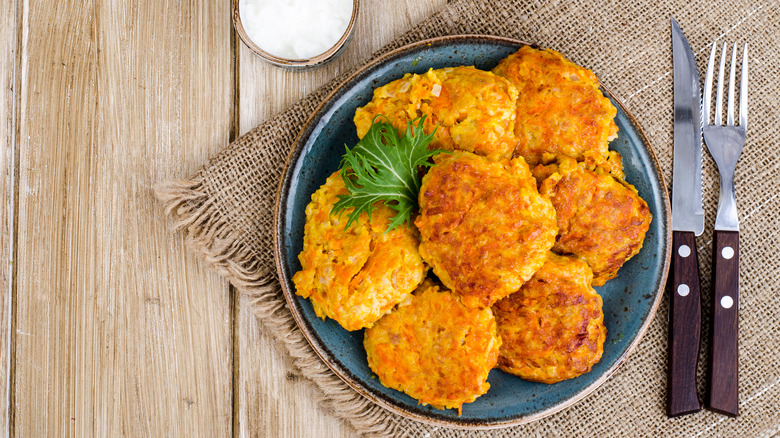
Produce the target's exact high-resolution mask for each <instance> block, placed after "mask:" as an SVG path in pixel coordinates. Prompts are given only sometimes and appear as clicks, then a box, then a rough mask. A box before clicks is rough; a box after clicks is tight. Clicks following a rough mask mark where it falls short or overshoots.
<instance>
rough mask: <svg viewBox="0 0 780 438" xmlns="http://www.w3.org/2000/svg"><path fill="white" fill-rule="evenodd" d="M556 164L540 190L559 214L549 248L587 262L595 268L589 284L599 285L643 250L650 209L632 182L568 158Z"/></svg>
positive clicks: (649, 219) (612, 276) (650, 216)
mask: <svg viewBox="0 0 780 438" xmlns="http://www.w3.org/2000/svg"><path fill="white" fill-rule="evenodd" d="M559 162H560V164H559V167H558V171H557V172H555V173H553V174H552V176H550V177H549V178H547V179H546V180H544V182H542V185H541V187H540V189H539V190H540V192H541V193H542V194H544V195H546V196H548V197H549V198H550V200H551V201H552V204H553V206H555V211H556V213H557V217H558V229H559V231H558V237H557V240H556V242H555V246H554V247H553V251H555V252H557V253H559V254H571V255H574V256H575V257H578V258H580V259H582V260H584V261H586V262H587V263H588V265H590V268H591V269H592V270H593V275H594V278H593V285H594V286H601V285H603V284H604V283H605V282H606V281H607V280H609V279H610V278H614V277H615V276H616V275H617V271H618V269H620V267H621V266H623V264H624V263H625V262H626V261H628V259H630V258H631V257H633V256H634V255H636V254H637V253H638V252H639V250H640V249H642V243H643V242H644V239H645V234H646V233H647V230H648V229H649V228H650V221H651V220H652V215H651V214H650V209H649V208H648V207H647V203H646V202H645V201H644V199H642V198H640V197H639V194H638V193H637V191H636V189H635V188H634V186H632V185H631V184H629V183H627V182H625V181H621V180H618V179H616V178H614V177H613V176H611V175H609V174H604V173H597V172H594V171H591V170H588V169H585V168H584V166H583V165H580V164H577V163H575V162H573V160H572V159H568V158H563V159H560V160H559Z"/></svg>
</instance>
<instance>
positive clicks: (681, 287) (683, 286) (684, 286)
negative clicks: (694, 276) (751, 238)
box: [677, 284, 691, 297]
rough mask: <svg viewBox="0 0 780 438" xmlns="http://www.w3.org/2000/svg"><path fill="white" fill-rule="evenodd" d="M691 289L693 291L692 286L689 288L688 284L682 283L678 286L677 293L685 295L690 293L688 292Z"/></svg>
mask: <svg viewBox="0 0 780 438" xmlns="http://www.w3.org/2000/svg"><path fill="white" fill-rule="evenodd" d="M690 291H691V288H689V287H688V285H687V284H681V285H679V286H677V293H678V294H679V295H680V296H681V297H684V296H686V295H688V293H689V292H690Z"/></svg>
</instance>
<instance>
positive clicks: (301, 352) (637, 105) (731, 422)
mask: <svg viewBox="0 0 780 438" xmlns="http://www.w3.org/2000/svg"><path fill="white" fill-rule="evenodd" d="M671 12H673V13H674V15H675V18H676V19H677V20H678V21H679V22H680V23H684V24H687V26H684V28H685V29H686V30H687V31H688V32H687V36H688V39H689V41H690V42H691V43H692V46H693V48H694V52H696V53H697V55H698V56H699V58H701V59H699V62H700V64H701V63H702V62H704V61H706V60H705V59H704V57H705V56H706V53H705V52H706V48H707V47H709V45H710V44H711V42H712V38H715V37H716V36H718V35H721V37H722V36H726V37H728V38H732V40H733V38H742V39H746V40H748V41H750V42H751V46H750V47H751V58H752V59H754V60H755V62H754V64H751V68H753V65H755V66H756V67H758V66H760V67H761V68H756V69H754V70H751V90H750V93H751V103H750V105H751V113H752V114H759V115H760V118H759V116H756V117H755V121H753V122H751V123H752V125H751V127H750V128H749V129H750V132H749V133H748V143H747V144H746V146H745V150H744V152H743V154H742V158H741V159H740V164H739V166H738V169H737V170H738V181H737V186H738V187H739V189H740V190H741V192H740V193H739V203H740V212H742V215H741V217H740V227H741V228H742V231H743V233H742V236H741V237H742V239H743V242H742V245H741V246H742V248H743V253H742V254H740V259H741V266H740V271H741V278H740V287H741V288H743V291H747V293H745V294H742V295H741V296H740V303H739V305H740V308H741V310H740V322H739V324H740V397H741V405H740V410H741V416H740V417H739V418H737V419H726V417H722V416H719V415H717V414H714V413H711V412H706V411H703V412H700V413H697V414H694V415H687V416H685V417H681V418H676V419H668V418H666V416H665V415H664V399H665V397H666V394H665V387H666V366H665V364H666V349H667V345H666V339H667V338H666V319H667V316H668V301H666V300H665V301H664V302H663V303H662V304H661V306H660V307H659V309H658V316H657V317H656V319H655V320H654V321H653V323H652V324H651V326H650V328H649V329H648V331H647V334H646V335H645V337H644V339H643V340H642V342H641V343H640V345H639V346H638V348H637V350H636V351H635V352H634V353H633V354H632V356H631V358H630V359H629V360H628V361H627V362H626V363H625V364H624V365H623V366H622V367H621V368H620V369H619V370H618V371H617V372H616V373H615V375H613V376H612V377H611V378H610V379H609V380H608V381H607V382H606V383H605V384H604V385H603V386H602V387H600V388H599V389H598V390H596V391H595V392H594V393H593V394H591V395H590V396H588V397H587V398H586V399H585V400H582V401H580V402H579V403H577V404H576V405H574V406H572V407H570V408H568V409H566V410H564V411H561V412H558V413H556V414H554V415H552V416H550V417H548V418H547V419H544V420H541V421H538V422H534V423H531V424H526V425H521V426H517V427H513V428H511V429H500V430H494V431H479V432H466V431H459V430H451V429H444V428H436V427H432V426H428V425H426V424H422V423H418V422H414V421H412V420H407V419H405V418H402V417H400V416H397V415H395V414H392V413H390V412H388V411H385V410H384V409H383V408H380V407H379V406H377V405H375V404H373V403H372V402H370V401H368V400H367V399H364V398H363V397H362V396H360V395H359V394H358V393H357V392H355V391H353V390H352V389H351V388H350V387H348V386H347V384H346V383H344V382H342V381H341V380H340V379H339V378H338V377H337V376H336V375H335V374H334V373H333V372H332V371H331V370H330V369H329V368H328V367H327V366H326V365H325V364H324V363H323V362H322V361H321V360H320V359H319V357H318V356H317V355H316V353H315V352H314V351H313V350H312V348H311V347H310V345H309V344H308V342H307V341H306V340H305V338H304V336H303V334H302V333H301V332H300V330H299V329H298V327H297V326H296V324H295V321H294V319H293V317H292V314H291V313H290V311H289V309H288V308H287V304H286V301H285V299H284V296H283V294H282V293H281V287H280V285H279V282H278V280H277V278H276V272H275V270H274V264H273V254H272V253H271V251H270V248H271V247H272V236H273V229H272V228H273V226H272V221H271V220H270V214H269V213H268V212H269V210H270V209H272V208H273V204H274V198H275V194H276V183H277V182H278V178H279V176H280V175H281V167H282V166H283V164H284V161H285V158H286V157H287V154H288V151H289V149H290V147H291V145H292V143H293V140H294V138H295V135H296V134H297V133H298V132H300V130H301V128H302V126H303V122H304V121H305V120H306V118H307V116H308V115H309V114H311V112H312V111H313V109H314V108H315V107H316V106H317V104H318V103H319V102H320V101H321V100H322V98H323V97H324V96H325V95H326V94H327V93H328V92H329V91H330V90H332V89H334V88H335V86H336V85H337V82H339V81H340V80H341V79H343V78H344V77H345V76H346V74H344V75H342V76H341V77H340V78H337V79H334V80H333V81H331V83H329V84H327V85H325V86H323V87H322V88H321V89H319V90H317V91H315V92H313V93H312V94H311V95H309V96H308V97H307V98H306V99H304V100H302V101H301V102H299V103H297V104H295V105H293V106H292V107H291V108H289V109H288V110H286V111H284V112H283V113H282V114H280V115H278V116H277V117H274V118H273V119H272V120H270V121H269V122H266V123H265V124H263V125H261V126H259V127H257V128H255V129H253V130H252V131H250V132H249V133H247V134H246V135H244V136H242V137H241V138H239V139H238V140H236V141H235V142H233V143H232V144H231V145H230V146H228V147H227V148H226V149H225V150H224V151H223V152H222V153H220V154H219V155H218V156H217V157H215V158H214V159H212V161H211V162H210V163H209V164H207V165H206V166H204V167H203V168H202V169H201V170H200V171H199V172H197V173H196V174H195V175H193V176H192V177H190V178H189V179H187V180H181V181H172V182H166V183H162V184H159V185H157V186H156V187H155V193H156V196H157V197H158V199H159V200H160V201H162V203H163V204H164V207H165V211H166V214H167V215H168V216H169V217H170V218H171V220H172V225H173V228H174V229H177V230H183V232H184V234H185V236H186V244H187V245H188V247H189V248H190V249H191V250H192V251H193V252H194V253H195V254H197V256H198V257H199V258H200V259H201V260H202V261H203V262H204V264H205V265H206V266H208V267H210V268H212V269H213V270H215V271H216V272H217V273H218V274H220V275H222V276H223V277H225V278H226V279H227V280H228V281H230V283H232V284H233V285H234V286H235V287H236V288H237V290H238V291H240V292H241V293H243V294H246V295H248V296H249V297H250V299H251V308H252V311H253V312H254V314H255V315H256V316H257V318H258V321H259V322H260V323H261V324H262V326H263V328H264V329H265V330H266V331H267V332H270V333H271V334H272V335H273V337H274V338H275V339H276V340H277V341H278V342H280V343H282V345H284V346H285V348H286V349H287V351H288V352H289V353H290V356H291V357H292V359H293V363H294V366H295V367H296V368H298V370H299V371H300V373H301V374H302V375H303V376H304V377H306V378H307V379H309V380H311V381H312V382H314V383H315V384H316V386H317V387H318V388H319V390H320V393H319V397H320V400H319V402H320V404H321V406H323V407H324V408H325V409H327V410H329V411H330V412H332V413H333V415H334V416H336V417H338V418H340V419H344V420H345V421H347V422H349V423H350V424H351V425H352V426H353V427H354V428H355V429H356V430H357V431H358V432H359V433H361V434H364V435H370V436H376V437H383V438H384V437H405V436H443V437H461V436H466V435H468V436H476V437H488V436H491V437H511V436H713V435H715V436H772V435H774V434H776V433H777V432H778V427H779V426H778V425H780V410H778V409H777V406H778V405H780V365H779V364H780V349H777V348H775V345H776V342H775V338H776V337H777V330H778V327H780V320H779V319H778V314H777V312H776V310H775V309H776V306H775V301H776V300H777V297H776V296H775V295H776V285H777V284H780V259H778V258H777V257H773V256H774V252H775V250H776V249H777V247H778V245H780V237H779V236H780V234H778V233H777V231H776V230H778V229H780V203H777V202H770V201H772V199H774V198H773V197H772V196H773V194H775V193H778V192H780V180H778V179H777V178H776V176H775V175H774V173H775V172H776V169H777V160H776V157H777V156H778V155H780V143H778V141H777V139H778V137H780V128H778V126H777V124H776V123H775V122H774V121H775V120H777V119H778V118H780V102H778V100H777V93H776V92H775V91H776V90H775V88H776V87H775V86H774V83H775V82H776V76H777V72H778V71H780V55H778V53H780V34H778V33H777V32H776V23H777V22H778V20H780V4H778V3H777V2H773V1H759V2H752V1H748V0H733V1H731V2H730V3H729V7H728V8H725V7H711V6H710V4H709V3H705V2H703V1H701V0H693V1H682V0H658V1H656V2H654V3H653V6H652V7H648V5H647V4H644V3H640V2H625V1H622V0H607V1H606V3H604V2H602V1H595V0H579V1H575V2H545V1H534V2H513V1H509V0H495V1H487V0H481V1H480V0H454V1H451V2H450V3H449V4H448V5H447V6H446V7H445V9H444V10H443V11H442V12H440V13H438V14H436V15H434V16H432V17H430V18H429V19H427V20H426V21H424V22H423V23H420V24H419V25H418V26H417V27H415V28H414V29H412V30H410V31H409V32H407V33H406V34H404V35H403V36H402V37H399V38H398V39H397V40H395V41H393V42H392V43H390V44H389V45H388V46H386V47H385V48H383V49H382V50H380V51H379V52H378V53H377V55H378V54H381V53H385V52H387V51H389V50H392V49H394V48H397V47H400V46H403V45H404V44H408V43H410V42H414V41H419V40H422V39H425V38H431V37H436V36H441V35H448V34H466V33H472V34H475V33H476V34H479V33H481V34H492V35H502V36H507V37H513V38H517V39H520V40H525V41H533V42H535V43H538V44H539V45H541V46H544V47H551V48H555V49H557V50H559V51H561V52H563V53H564V54H566V55H567V56H568V57H569V58H570V59H572V60H574V61H575V62H579V63H581V64H584V65H587V66H588V67H589V68H591V69H593V70H594V72H595V73H596V74H597V75H599V77H600V79H601V80H602V82H603V83H605V84H607V85H608V86H609V87H610V89H612V90H613V91H614V92H615V93H616V95H617V96H620V97H622V98H623V99H624V102H625V103H626V105H627V107H628V108H629V109H630V110H631V111H632V112H633V113H634V114H635V115H636V116H637V118H638V120H639V122H640V124H642V125H643V126H644V128H645V131H646V133H647V134H648V137H649V139H650V142H651V144H652V145H654V147H656V150H655V153H656V155H657V156H658V159H659V162H660V164H661V167H662V168H663V170H664V174H665V177H666V178H669V177H670V176H671V168H672V166H671V155H672V154H671V143H672V118H671V115H672V101H673V99H672V93H671V89H672V86H671V85H672V84H671V79H672V76H671V72H670V68H671V50H670V45H669V44H668V32H669V29H668V26H669V23H668V15H669V13H671ZM694 24H697V26H694ZM724 31H725V34H724ZM732 32H733V33H734V34H736V36H735V35H732V34H730V33H732ZM756 145H760V146H761V147H756ZM745 169H747V170H745ZM716 181H717V171H716V170H715V168H714V165H713V164H712V163H711V160H710V161H707V160H705V169H704V190H703V191H704V204H705V210H706V212H707V218H708V220H709V222H708V227H707V230H706V231H705V233H704V235H702V236H701V237H700V238H698V239H697V240H698V243H699V244H702V246H701V247H700V248H699V249H700V252H699V254H700V268H701V271H702V275H701V278H702V283H701V289H702V301H703V302H708V300H709V298H710V284H709V283H710V280H709V273H710V266H709V263H707V262H708V261H709V260H710V242H711V234H712V232H711V225H712V223H711V222H712V220H713V219H714V217H715V214H714V213H715V212H714V209H715V205H716V204H717V182H716ZM773 288H774V289H773ZM709 313H710V309H709V306H706V305H705V306H703V308H702V323H703V327H704V330H703V332H702V340H703V345H702V349H701V354H700V359H699V364H700V365H699V371H698V373H699V379H698V380H699V382H700V383H703V382H704V381H705V378H704V374H705V364H706V363H707V355H708V351H707V347H708V340H707V339H708V335H709V333H708V326H709V318H710V315H709ZM743 359H744V361H743ZM699 392H700V393H704V387H703V385H702V384H700V388H699Z"/></svg>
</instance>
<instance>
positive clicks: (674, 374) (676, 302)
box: [666, 231, 701, 417]
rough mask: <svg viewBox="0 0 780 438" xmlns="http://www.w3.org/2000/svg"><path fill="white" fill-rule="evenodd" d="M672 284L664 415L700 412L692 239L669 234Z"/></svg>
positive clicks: (687, 233) (696, 284)
mask: <svg viewBox="0 0 780 438" xmlns="http://www.w3.org/2000/svg"><path fill="white" fill-rule="evenodd" d="M671 276H672V281H671V287H670V288H669V307H670V309H669V375H668V378H667V389H668V391H667V395H666V396H667V403H666V414H667V415H668V416H670V417H677V416H680V415H685V414H691V413H694V412H698V411H699V410H701V402H700V401H699V394H698V393H697V391H696V388H697V386H696V370H697V368H698V366H697V365H698V361H699V345H700V340H701V289H700V287H699V257H698V251H697V250H696V236H695V235H694V233H693V232H692V231H673V232H672V274H671Z"/></svg>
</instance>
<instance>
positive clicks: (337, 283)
mask: <svg viewBox="0 0 780 438" xmlns="http://www.w3.org/2000/svg"><path fill="white" fill-rule="evenodd" d="M345 193H347V189H346V187H345V186H344V181H343V180H342V178H341V175H340V174H339V173H338V172H336V173H334V174H333V175H331V176H330V177H329V178H328V180H327V181H326V182H325V184H324V185H323V186H322V187H320V189H319V190H317V191H316V192H315V193H314V194H313V195H312V197H311V203H309V205H308V206H307V207H306V226H305V228H304V238H303V251H301V253H300V255H299V256H298V259H299V260H300V261H301V266H302V269H301V271H299V272H297V273H296V274H295V275H294V276H293V283H295V289H296V292H295V293H297V294H298V295H300V296H302V297H304V298H310V299H311V303H312V306H313V307H314V311H315V312H316V313H317V316H319V317H321V318H323V319H324V318H325V317H326V316H327V317H329V318H333V319H335V320H336V321H338V323H339V324H341V326H342V327H344V328H345V329H347V330H358V329H361V328H363V327H370V326H371V325H372V324H373V323H374V322H375V321H376V320H377V319H379V318H380V317H381V316H382V315H384V314H385V313H387V312H388V311H390V309H391V308H392V307H393V306H395V305H396V304H398V303H400V302H401V301H403V300H405V299H406V298H407V297H408V296H409V294H411V293H412V291H413V290H414V289H415V288H416V287H417V285H419V284H420V283H421V282H422V281H423V279H424V278H425V273H426V271H427V267H426V266H425V264H424V263H423V261H422V258H420V254H419V252H418V251H417V247H418V245H419V237H418V236H419V235H418V233H417V230H416V229H415V228H414V227H413V226H408V225H402V226H400V227H398V228H396V229H395V230H393V231H389V232H387V233H385V230H387V226H388V224H389V222H390V219H392V217H393V216H394V215H395V213H396V212H395V210H392V209H391V208H389V207H387V206H385V205H384V204H379V203H378V204H377V205H375V209H374V211H373V214H372V218H371V221H369V220H368V215H366V214H365V213H364V214H363V215H362V216H360V218H359V220H358V224H353V225H352V226H351V227H350V228H349V229H347V230H345V229H344V225H345V224H346V221H347V218H348V216H349V213H350V212H351V209H347V210H346V211H344V214H343V215H341V216H338V215H331V214H330V211H331V209H332V208H333V204H335V203H336V201H337V200H338V198H337V195H340V194H345Z"/></svg>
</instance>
